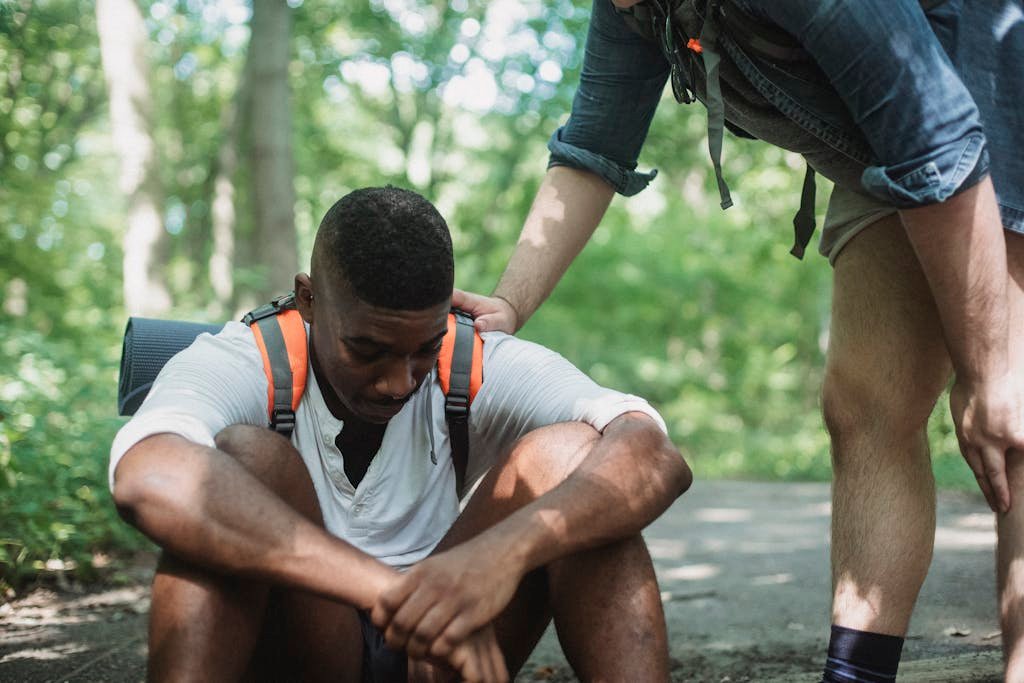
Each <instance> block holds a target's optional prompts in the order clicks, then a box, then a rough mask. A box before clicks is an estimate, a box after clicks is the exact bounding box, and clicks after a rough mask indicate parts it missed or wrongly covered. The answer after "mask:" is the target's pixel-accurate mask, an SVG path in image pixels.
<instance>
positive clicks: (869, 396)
mask: <svg viewBox="0 0 1024 683" xmlns="http://www.w3.org/2000/svg"><path fill="white" fill-rule="evenodd" d="M937 365H938V366H939V367H937V368H936V367H932V368H921V369H920V371H918V372H915V373H899V374H893V373H891V372H889V371H882V372H879V369H884V364H880V365H879V366H875V367H872V366H871V363H870V361H869V362H868V363H865V362H863V361H860V360H857V359H852V358H849V357H845V358H844V357H837V356H830V358H829V362H828V364H827V366H826V369H825V377H824V380H823V382H822V393H821V407H822V415H823V417H824V421H825V427H826V429H827V430H828V433H829V437H830V438H831V440H832V445H833V457H836V458H842V457H843V453H844V452H845V447H846V446H847V445H848V444H850V443H857V442H859V441H862V440H864V439H874V440H886V441H891V442H897V443H899V442H904V441H906V440H908V439H915V440H916V439H920V438H923V437H924V434H925V429H926V427H927V424H928V418H929V416H930V415H931V412H932V410H933V408H934V407H935V402H936V401H937V400H938V397H939V395H940V394H941V393H942V389H943V387H944V385H945V381H946V376H947V371H946V368H945V366H944V365H943V364H942V363H938V364H937ZM908 374H909V375H910V376H908ZM913 375H916V377H913Z"/></svg>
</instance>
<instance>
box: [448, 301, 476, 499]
mask: <svg viewBox="0 0 1024 683" xmlns="http://www.w3.org/2000/svg"><path fill="white" fill-rule="evenodd" d="M483 359H484V344H483V340H482V339H480V335H479V334H478V333H477V331H476V329H475V328H474V327H473V319H472V318H471V317H470V316H469V315H467V314H465V313H463V312H462V311H460V310H457V309H452V312H451V313H450V314H449V315H448V333H447V334H446V335H445V336H444V340H443V341H442V342H441V353H440V354H439V355H438V357H437V376H438V379H439V380H440V382H441V390H442V391H443V392H444V395H445V399H444V417H445V420H446V421H447V423H448V439H449V440H450V442H451V446H452V465H453V466H454V467H455V492H456V494H457V495H458V496H459V497H460V498H461V497H462V494H463V493H465V491H464V490H463V488H464V487H465V484H466V469H467V467H468V464H469V410H470V406H471V404H472V403H473V399H474V398H475V397H476V393H477V391H479V390H480V385H481V384H482V383H483V380H484V373H483V366H484V362H483Z"/></svg>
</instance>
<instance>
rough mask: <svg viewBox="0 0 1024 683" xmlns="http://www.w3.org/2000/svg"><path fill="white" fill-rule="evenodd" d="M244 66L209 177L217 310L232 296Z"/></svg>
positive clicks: (246, 83)
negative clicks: (211, 185) (211, 184)
mask: <svg viewBox="0 0 1024 683" xmlns="http://www.w3.org/2000/svg"><path fill="white" fill-rule="evenodd" d="M247 72H248V69H246V70H245V71H243V73H242V78H241V79H240V80H239V83H238V91H237V92H236V93H235V98H234V100H233V101H232V102H231V104H230V105H229V106H228V107H226V108H225V109H224V112H223V115H222V117H221V129H222V130H223V132H224V137H223V139H222V140H221V143H220V146H219V147H218V148H217V172H216V175H215V177H214V181H213V200H212V202H211V212H210V213H211V217H212V226H211V227H212V229H211V238H212V244H211V246H210V262H209V274H210V285H211V286H212V287H213V293H214V296H215V298H216V300H217V302H218V303H219V309H220V311H224V310H227V309H228V308H229V307H230V306H231V305H232V301H233V297H234V293H235V292H234V285H235V277H234V266H235V228H236V225H237V220H236V218H237V215H236V210H235V173H236V171H237V170H238V147H239V139H240V133H239V131H240V129H241V120H242V118H243V117H244V116H245V113H246V112H247V111H248V109H249V107H248V88H249V81H250V79H249V78H248V75H247Z"/></svg>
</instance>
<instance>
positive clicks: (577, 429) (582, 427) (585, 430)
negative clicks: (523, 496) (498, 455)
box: [508, 422, 601, 496]
mask: <svg viewBox="0 0 1024 683" xmlns="http://www.w3.org/2000/svg"><path fill="white" fill-rule="evenodd" d="M600 436H601V434H600V432H598V431H597V430H596V429H594V428H593V427H591V426H590V425H588V424H583V423H581V422H561V423H558V424H553V425H548V426H546V427H541V428H540V429H536V430H534V431H532V432H530V433H529V434H527V435H525V436H523V437H522V438H521V439H519V441H517V442H516V443H515V445H514V446H513V447H512V449H511V451H510V452H509V457H508V464H509V465H510V466H511V467H512V468H514V470H515V472H516V478H517V480H518V482H519V483H520V484H522V485H524V486H525V487H526V488H527V490H529V491H530V492H531V493H532V494H533V495H534V496H540V495H542V494H544V493H546V492H547V491H549V490H551V489H552V488H554V487H555V486H557V485H558V484H560V483H561V482H562V481H564V480H565V479H566V478H567V477H568V476H569V474H571V473H572V472H573V470H575V469H576V468H577V467H579V466H580V464H581V463H582V462H583V460H584V459H585V458H586V457H587V454H588V453H590V449H591V448H593V446H594V444H595V443H596V442H597V440H598V439H599V438H600Z"/></svg>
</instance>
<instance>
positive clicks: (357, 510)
mask: <svg viewBox="0 0 1024 683" xmlns="http://www.w3.org/2000/svg"><path fill="white" fill-rule="evenodd" d="M352 512H354V513H356V514H357V515H360V514H362V513H363V504H362V503H356V504H355V505H353V506H352Z"/></svg>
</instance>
